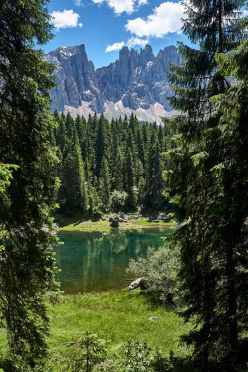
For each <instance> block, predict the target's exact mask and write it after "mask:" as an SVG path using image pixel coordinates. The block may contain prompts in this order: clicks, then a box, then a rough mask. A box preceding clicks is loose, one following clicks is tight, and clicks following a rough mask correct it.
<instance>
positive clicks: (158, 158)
mask: <svg viewBox="0 0 248 372" xmlns="http://www.w3.org/2000/svg"><path fill="white" fill-rule="evenodd" d="M55 120H56V123H57V127H56V129H55V130H54V132H53V138H52V141H53V142H54V143H55V144H56V145H57V146H58V148H59V157H60V159H61V163H60V168H59V174H58V176H59V177H60V180H61V187H60V191H59V195H58V200H59V205H60V211H61V212H62V213H64V214H67V215H78V216H79V215H80V216H81V217H82V218H83V217H96V218H97V217H98V216H100V215H101V213H106V212H110V211H114V212H120V211H125V212H132V211H137V210H138V209H139V210H148V211H149V210H150V211H151V210H163V209H164V207H165V197H164V196H163V188H164V185H163V177H162V172H163V166H164V165H163V163H164V162H163V157H162V154H163V152H164V151H165V147H166V141H165V139H166V128H165V127H164V126H158V125H157V124H156V123H154V124H148V123H138V121H137V119H136V117H135V116H134V115H132V116H131V117H130V118H129V119H127V118H124V119H121V118H120V119H118V120H112V121H111V122H109V121H108V120H106V119H105V118H104V117H103V116H100V117H98V116H97V115H95V116H93V117H92V116H90V117H89V118H88V120H86V119H84V118H80V117H77V118H76V119H74V120H73V118H72V117H71V116H70V115H69V114H68V115H66V116H65V115H63V114H62V115H61V116H60V115H58V114H57V113H56V114H55Z"/></svg>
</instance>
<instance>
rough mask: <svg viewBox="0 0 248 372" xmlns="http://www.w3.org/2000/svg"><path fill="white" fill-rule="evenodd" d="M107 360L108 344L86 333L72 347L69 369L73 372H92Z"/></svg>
mask: <svg viewBox="0 0 248 372" xmlns="http://www.w3.org/2000/svg"><path fill="white" fill-rule="evenodd" d="M106 358H107V349H106V342H105V341H104V340H101V339H99V338H98V337H97V336H96V335H94V334H90V333H89V332H88V331H86V332H85V333H84V334H83V337H81V338H80V339H79V341H78V342H76V343H75V344H73V345H72V353H71V355H70V357H69V360H68V369H67V370H72V371H73V372H81V371H85V372H90V371H92V370H93V368H94V367H95V366H96V365H97V364H99V363H101V362H103V361H105V359H106Z"/></svg>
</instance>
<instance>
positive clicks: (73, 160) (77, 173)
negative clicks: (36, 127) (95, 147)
mask: <svg viewBox="0 0 248 372" xmlns="http://www.w3.org/2000/svg"><path fill="white" fill-rule="evenodd" d="M72 127H73V129H72V131H73V138H72V139H71V143H70V145H68V150H67V152H68V154H67V156H66V158H65V161H64V164H63V171H62V174H63V178H62V187H61V190H60V193H59V195H60V206H61V210H62V212H64V213H67V214H71V215H73V214H77V213H82V214H86V213H87V210H88V192H87V185H86V180H85V172H84V163H83V159H82V154H81V148H80V144H79V139H78V135H77V129H76V124H75V123H74V124H73V125H72Z"/></svg>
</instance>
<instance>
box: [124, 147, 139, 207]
mask: <svg viewBox="0 0 248 372" xmlns="http://www.w3.org/2000/svg"><path fill="white" fill-rule="evenodd" d="M124 172H125V173H124V191H126V192H127V194H128V199H127V206H126V207H127V210H130V211H133V210H135V209H136V208H137V201H138V200H137V199H138V190H137V188H136V185H135V172H134V162H133V154H132V151H131V149H130V148H129V149H128V153H127V157H126V162H125V166H124Z"/></svg>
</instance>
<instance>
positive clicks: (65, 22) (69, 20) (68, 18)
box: [50, 9, 83, 30]
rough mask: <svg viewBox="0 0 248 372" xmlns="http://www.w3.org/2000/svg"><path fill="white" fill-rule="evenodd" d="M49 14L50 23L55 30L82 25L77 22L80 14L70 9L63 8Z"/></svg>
mask: <svg viewBox="0 0 248 372" xmlns="http://www.w3.org/2000/svg"><path fill="white" fill-rule="evenodd" d="M50 15H51V17H52V24H53V25H54V27H55V28H56V29H57V30H60V29H61V28H73V27H83V24H82V23H81V22H79V19H80V15H79V14H77V13H75V12H74V11H73V10H72V9H68V10H67V9H64V10H63V11H62V12H60V11H56V10H55V11H53V12H52V13H51V14H50Z"/></svg>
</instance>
